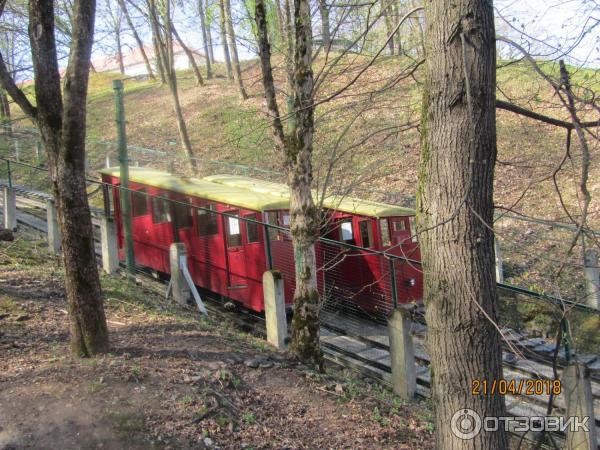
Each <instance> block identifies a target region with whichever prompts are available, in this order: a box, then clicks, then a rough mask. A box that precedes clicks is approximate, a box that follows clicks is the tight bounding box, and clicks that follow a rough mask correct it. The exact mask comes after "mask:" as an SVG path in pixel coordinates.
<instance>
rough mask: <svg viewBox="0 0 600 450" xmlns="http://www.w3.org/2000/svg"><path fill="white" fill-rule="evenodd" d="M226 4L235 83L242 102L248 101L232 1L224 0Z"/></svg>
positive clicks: (226, 18)
mask: <svg viewBox="0 0 600 450" xmlns="http://www.w3.org/2000/svg"><path fill="white" fill-rule="evenodd" d="M223 3H224V4H225V5H224V6H225V20H226V27H227V35H228V37H229V48H230V49H231V58H232V61H233V68H234V75H235V81H237V84H238V89H239V91H240V96H241V97H242V100H247V99H248V94H246V89H244V82H243V80H242V68H241V67H240V59H239V57H238V51H237V44H236V42H235V31H234V29H233V17H232V16H231V1H230V0H223Z"/></svg>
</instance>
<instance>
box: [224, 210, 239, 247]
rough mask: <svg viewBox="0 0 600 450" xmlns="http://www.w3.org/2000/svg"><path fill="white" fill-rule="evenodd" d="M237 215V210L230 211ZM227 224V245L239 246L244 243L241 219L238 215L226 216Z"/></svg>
mask: <svg viewBox="0 0 600 450" xmlns="http://www.w3.org/2000/svg"><path fill="white" fill-rule="evenodd" d="M229 214H232V215H234V216H237V215H238V214H237V211H236V212H232V213H229ZM225 223H226V224H227V226H226V228H227V247H239V246H240V245H242V231H241V229H240V219H238V218H237V217H225Z"/></svg>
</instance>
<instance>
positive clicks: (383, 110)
mask: <svg viewBox="0 0 600 450" xmlns="http://www.w3.org/2000/svg"><path fill="white" fill-rule="evenodd" d="M362 63H364V59H361V57H360V56H356V55H355V56H353V57H352V58H347V60H344V61H342V62H341V63H340V64H339V65H338V66H337V67H336V68H335V69H334V70H331V71H330V72H328V75H327V78H325V79H324V82H323V84H322V86H324V87H322V88H321V90H320V91H319V93H318V98H319V99H323V98H326V97H327V96H328V95H329V94H330V93H332V92H334V91H335V90H337V89H339V88H340V87H343V86H345V85H346V84H347V83H349V81H350V80H352V79H353V78H354V76H355V75H356V74H357V73H358V71H359V70H360V67H362ZM402 65H403V63H402V62H401V61H400V62H399V61H398V60H396V59H392V58H383V59H382V60H381V61H380V62H378V63H377V64H375V65H374V66H372V67H370V68H369V69H368V70H366V71H365V73H364V74H363V75H362V76H361V77H360V78H359V80H358V81H357V82H356V83H355V84H353V85H352V86H351V87H350V88H349V89H348V90H346V91H344V93H343V94H342V95H340V96H339V97H337V98H336V99H335V100H333V101H330V102H326V103H323V104H320V105H319V107H318V109H317V113H316V126H317V129H316V135H315V153H316V154H315V168H316V171H317V177H316V179H317V182H319V181H320V180H322V179H323V178H324V174H325V173H326V171H327V170H328V169H329V168H330V165H331V166H332V173H333V179H334V182H333V183H332V185H333V187H334V188H338V189H339V188H340V187H343V188H349V189H351V190H352V191H353V193H354V195H356V196H360V197H366V198H371V199H375V200H384V201H388V202H402V203H406V202H407V198H410V197H414V195H415V194H416V185H417V171H418V163H419V133H418V128H417V127H418V123H419V114H420V112H419V111H420V85H419V83H418V81H420V80H421V74H420V72H419V71H417V72H416V73H415V79H416V80H417V82H415V81H414V80H413V79H403V80H399V78H400V77H399V75H398V74H399V73H401V72H402V68H401V66H402ZM216 72H217V77H216V78H215V79H212V80H206V83H205V85H204V86H196V84H195V81H194V80H193V77H192V76H191V74H189V73H181V74H180V76H179V88H180V97H181V101H182V108H183V111H184V114H185V118H186V121H187V124H188V128H189V133H190V137H191V141H192V145H193V148H194V152H195V154H196V155H197V157H199V158H200V159H201V161H202V163H201V164H200V172H201V173H200V174H202V175H204V174H208V173H215V172H221V173H222V172H232V171H236V170H237V171H239V170H241V169H239V168H238V167H236V166H233V165H226V164H216V163H214V162H211V161H214V160H219V161H221V162H224V163H229V164H245V165H250V166H257V167H260V168H262V169H268V170H273V171H280V170H281V164H280V158H279V155H278V154H277V153H276V151H275V149H274V148H273V144H272V138H271V130H270V126H269V122H268V118H267V115H266V113H265V106H264V100H263V97H262V83H261V78H260V75H261V74H260V68H259V66H258V64H257V62H256V61H250V62H247V63H246V64H245V67H244V78H245V83H246V86H247V90H248V93H249V94H250V99H248V100H246V101H242V100H241V99H240V97H239V96H238V94H237V90H236V87H235V84H234V83H233V82H230V81H227V80H226V79H225V77H224V75H223V70H222V68H221V67H217V68H216ZM315 72H316V73H317V74H321V67H319V66H318V65H317V67H316V70H315ZM117 77H119V75H118V74H93V75H92V76H91V80H90V93H89V107H88V136H89V139H90V141H91V143H90V145H89V147H88V154H89V156H90V161H91V166H92V168H93V167H96V168H99V167H102V166H103V165H104V164H105V157H106V155H111V156H112V159H111V161H112V164H116V155H115V147H114V145H105V144H98V143H97V142H98V141H112V142H114V141H115V139H116V130H115V125H114V103H113V102H114V100H113V92H112V88H111V80H112V79H114V78H117ZM574 77H575V78H576V80H577V81H579V82H586V83H587V84H588V85H589V86H590V87H592V88H596V89H598V86H600V84H599V83H598V82H597V81H596V78H597V73H595V72H591V71H579V72H577V73H576V74H575V75H574ZM276 78H277V83H278V85H279V86H281V88H282V89H285V83H284V74H283V72H282V70H281V69H280V68H279V69H277V71H276ZM395 79H396V80H397V81H395V82H394V83H390V80H395ZM498 80H499V89H498V97H499V98H503V99H506V98H507V97H508V98H510V99H511V100H514V101H517V102H518V103H519V104H521V105H522V106H525V107H527V108H529V109H535V110H536V111H538V112H541V113H545V114H548V115H551V116H553V117H557V118H561V119H567V114H566V111H564V110H563V109H560V108H557V107H556V99H555V98H554V93H553V91H552V89H551V88H550V87H549V86H548V85H546V84H544V82H542V81H540V80H539V79H537V78H536V77H535V76H534V75H533V74H532V73H531V70H530V69H529V68H528V67H526V66H524V65H522V64H512V65H508V66H507V67H504V68H502V69H499V71H498ZM125 86H126V90H125V92H126V96H125V110H126V119H127V132H128V143H129V144H130V145H133V146H139V147H146V148H151V149H159V150H162V151H164V152H166V154H165V155H162V154H155V153H148V152H143V151H141V150H135V149H132V151H131V154H130V157H131V159H133V160H134V161H137V162H138V163H141V164H143V165H153V166H157V167H161V168H164V169H167V170H172V171H177V172H182V173H188V174H189V171H188V168H187V164H186V163H185V161H184V160H183V159H182V158H181V157H180V148H179V145H178V144H177V143H178V141H179V136H178V133H177V127H176V122H175V119H174V117H173V112H172V111H173V108H172V104H171V98H170V95H169V92H168V88H167V87H166V86H160V85H159V84H158V83H151V82H148V81H136V80H127V81H126V82H125ZM385 86H388V87H387V88H385V89H384V88H383V87H385ZM390 86H391V87H390ZM280 104H281V105H282V107H283V105H285V98H284V97H283V94H281V95H280ZM497 116H498V121H497V124H498V163H497V170H496V180H495V185H496V186H495V189H496V190H495V201H496V204H497V206H499V207H508V208H513V207H514V210H515V211H517V212H518V213H521V214H525V215H527V216H534V217H537V218H543V219H548V220H557V221H565V222H567V219H566V214H565V212H564V210H563V208H562V206H561V198H560V196H559V195H558V194H557V191H556V189H555V184H554V181H553V178H552V177H551V174H552V172H553V171H554V169H555V168H556V167H557V165H558V164H559V163H560V161H561V160H562V159H563V157H564V153H565V139H566V134H565V132H564V131H563V130H561V129H557V128H555V127H552V126H550V125H546V124H543V123H540V122H536V121H533V120H530V119H526V118H523V117H520V116H516V115H514V114H512V113H508V112H506V111H502V110H498V112H497ZM20 123H24V122H20ZM594 150H597V144H596V145H595V147H594V146H592V151H594ZM570 156H571V158H570V159H567V161H566V163H565V164H564V165H563V166H562V170H561V171H560V172H559V173H558V174H557V176H556V185H557V186H559V187H560V192H561V195H562V201H563V202H564V204H566V205H567V206H568V208H569V210H570V214H572V215H573V217H577V214H578V183H579V181H578V180H579V176H580V170H581V168H580V165H581V152H580V150H579V147H578V146H577V145H576V142H575V141H574V144H573V146H572V148H571V152H570ZM332 161H335V164H333V163H332ZM245 173H246V172H245ZM247 173H249V174H251V175H258V176H262V177H266V178H271V179H281V176H279V175H277V174H276V173H267V172H252V171H250V172H247ZM599 175H600V165H599V164H598V162H597V159H596V158H595V157H594V156H593V157H592V161H591V170H590V181H589V189H590V192H591V194H592V198H593V200H592V205H591V208H590V213H589V217H590V220H589V223H590V224H591V225H592V226H593V227H594V228H600V216H599V213H600V205H599V203H598V200H597V197H598V195H599V194H600V182H598V181H597V180H599V179H600V177H599ZM396 192H398V193H399V195H395V194H394V193H396ZM391 194H394V195H391ZM496 231H497V233H498V235H499V237H500V240H501V243H502V247H503V250H504V252H505V256H506V259H507V260H506V262H505V268H506V276H507V277H508V278H509V280H512V281H514V282H516V283H518V284H520V285H524V286H527V287H530V288H535V289H538V290H544V291H549V292H554V293H557V292H558V291H561V288H562V292H563V294H564V293H565V292H566V293H567V294H569V295H571V296H574V295H576V294H577V293H581V292H582V290H581V289H582V286H583V284H582V283H583V280H582V271H581V267H580V266H581V256H580V255H581V253H580V249H579V248H576V249H575V252H574V253H573V255H571V256H570V257H569V258H568V260H569V261H568V265H567V267H566V269H565V270H563V271H562V273H563V275H562V278H561V279H559V280H557V281H553V282H550V283H549V282H547V281H545V280H548V278H550V277H551V276H552V274H553V273H554V272H555V271H556V270H557V268H558V267H559V266H560V265H561V264H562V261H563V260H564V259H565V258H566V256H567V251H568V249H569V241H570V239H571V236H572V233H571V232H570V231H568V230H563V229H558V228H551V227H545V226H542V225H538V224H534V223H530V222H523V221H520V220H515V219H514V218H503V219H502V220H500V221H498V223H497V224H496ZM574 279H575V280H576V281H575V282H573V280H574ZM564 289H566V291H565V290H564Z"/></svg>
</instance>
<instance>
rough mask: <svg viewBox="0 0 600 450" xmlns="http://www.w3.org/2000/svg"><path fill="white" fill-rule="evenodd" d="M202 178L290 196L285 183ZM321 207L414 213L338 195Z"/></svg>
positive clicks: (382, 214) (352, 211)
mask: <svg viewBox="0 0 600 450" xmlns="http://www.w3.org/2000/svg"><path fill="white" fill-rule="evenodd" d="M203 180H206V181H210V182H213V183H219V184H221V185H224V186H230V187H237V188H243V189H247V190H249V191H252V192H254V193H256V194H269V195H274V196H278V197H280V198H285V199H289V197H290V191H289V187H288V186H287V185H285V184H282V183H274V182H272V181H263V180H258V179H256V178H250V177H244V176H239V175H211V176H208V177H204V178H203ZM313 195H314V194H313ZM323 207H325V208H327V209H332V210H335V211H341V212H346V213H350V214H358V215H361V216H369V217H393V216H413V215H414V214H415V211H414V210H412V209H410V208H403V207H401V206H394V205H386V204H385V203H378V202H372V201H369V200H360V199H358V198H354V197H344V196H339V195H331V196H328V197H326V198H325V199H324V200H323Z"/></svg>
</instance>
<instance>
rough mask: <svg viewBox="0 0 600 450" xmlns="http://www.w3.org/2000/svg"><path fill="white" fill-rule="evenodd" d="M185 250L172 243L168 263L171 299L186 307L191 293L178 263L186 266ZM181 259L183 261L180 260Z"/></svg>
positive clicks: (183, 247)
mask: <svg viewBox="0 0 600 450" xmlns="http://www.w3.org/2000/svg"><path fill="white" fill-rule="evenodd" d="M186 255H187V250H186V248H185V244H183V243H181V242H174V243H172V244H171V246H170V247H169V262H170V265H171V289H172V292H173V299H174V300H175V301H176V302H177V303H179V304H181V305H187V304H189V303H190V302H191V301H192V292H191V291H190V287H189V286H188V284H187V282H186V280H185V276H184V275H183V272H182V271H181V268H180V263H185V264H187V257H186ZM182 258H183V260H182Z"/></svg>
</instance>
